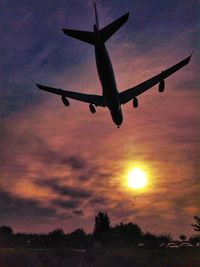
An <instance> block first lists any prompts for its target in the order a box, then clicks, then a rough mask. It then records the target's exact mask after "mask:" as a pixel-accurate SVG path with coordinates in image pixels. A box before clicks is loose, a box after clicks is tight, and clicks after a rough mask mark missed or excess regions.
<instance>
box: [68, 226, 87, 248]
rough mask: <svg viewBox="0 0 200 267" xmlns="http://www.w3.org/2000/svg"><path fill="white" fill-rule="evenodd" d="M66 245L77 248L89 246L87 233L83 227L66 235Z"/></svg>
mask: <svg viewBox="0 0 200 267" xmlns="http://www.w3.org/2000/svg"><path fill="white" fill-rule="evenodd" d="M65 240H66V245H67V246H71V247H75V248H84V247H86V246H87V235H86V233H85V231H84V230H83V229H81V228H78V229H76V230H74V231H73V232H71V233H69V234H67V235H66V239H65Z"/></svg>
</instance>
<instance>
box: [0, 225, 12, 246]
mask: <svg viewBox="0 0 200 267" xmlns="http://www.w3.org/2000/svg"><path fill="white" fill-rule="evenodd" d="M12 237H13V230H12V228H11V227H10V226H6V225H3V226H1V227H0V245H1V246H2V247H7V246H9V243H10V242H11V239H12Z"/></svg>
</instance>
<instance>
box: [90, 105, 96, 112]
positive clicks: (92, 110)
mask: <svg viewBox="0 0 200 267" xmlns="http://www.w3.org/2000/svg"><path fill="white" fill-rule="evenodd" d="M89 108H90V111H91V113H95V112H96V109H95V107H94V105H92V104H89Z"/></svg>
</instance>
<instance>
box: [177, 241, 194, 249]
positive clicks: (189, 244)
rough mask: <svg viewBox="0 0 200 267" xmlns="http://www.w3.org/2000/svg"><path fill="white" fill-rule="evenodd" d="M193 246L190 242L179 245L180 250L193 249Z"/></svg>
mask: <svg viewBox="0 0 200 267" xmlns="http://www.w3.org/2000/svg"><path fill="white" fill-rule="evenodd" d="M192 247H193V245H192V244H191V243H190V242H183V243H181V244H180V245H179V248H192Z"/></svg>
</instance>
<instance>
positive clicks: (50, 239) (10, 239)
mask: <svg viewBox="0 0 200 267" xmlns="http://www.w3.org/2000/svg"><path fill="white" fill-rule="evenodd" d="M194 220H195V223H194V224H192V227H193V229H194V230H195V231H197V232H200V216H194ZM179 238H180V240H182V241H184V240H186V238H187V237H186V236H185V235H183V234H182V235H180V236H179ZM171 240H172V236H171V235H170V234H162V235H154V234H152V233H149V232H145V233H144V232H142V230H141V228H140V227H139V226H138V225H137V224H134V223H132V222H129V223H123V222H122V223H120V224H117V225H115V226H114V227H112V226H111V225H110V218H109V216H108V214H107V213H105V212H99V213H98V214H97V215H96V216H95V224H94V230H93V232H92V233H89V234H87V233H86V232H85V231H84V230H83V229H81V228H79V229H76V230H75V231H73V232H71V233H67V234H65V233H64V231H63V230H62V229H59V228H58V229H55V230H53V231H51V232H49V233H48V234H27V233H13V230H12V228H11V227H9V226H1V227H0V247H27V248H56V247H66V248H77V249H81V248H91V247H102V246H103V247H106V246H117V247H123V246H132V245H137V244H138V243H143V244H145V246H147V247H150V248H154V247H158V246H159V245H160V244H161V243H168V242H170V241H171ZM189 241H190V242H191V243H194V244H196V243H197V242H200V235H199V234H197V235H193V236H191V237H190V238H189Z"/></svg>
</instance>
